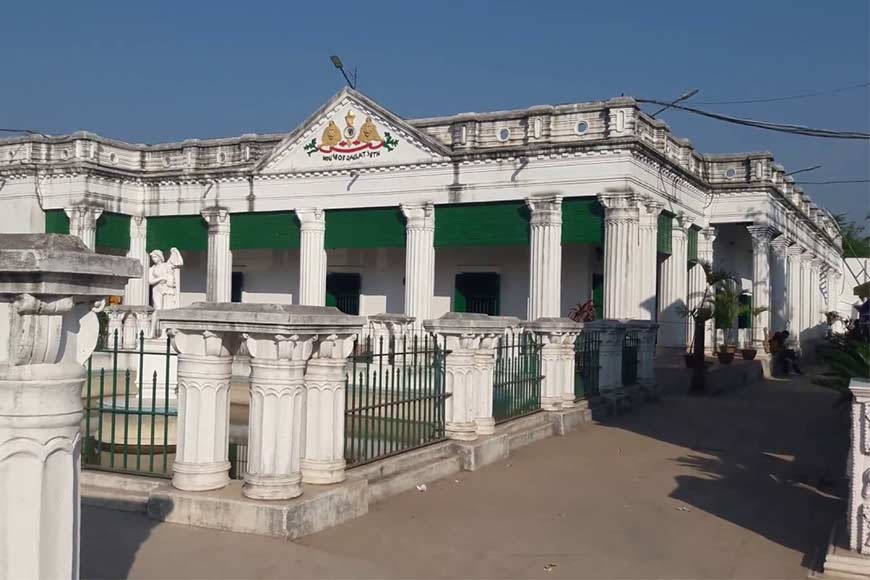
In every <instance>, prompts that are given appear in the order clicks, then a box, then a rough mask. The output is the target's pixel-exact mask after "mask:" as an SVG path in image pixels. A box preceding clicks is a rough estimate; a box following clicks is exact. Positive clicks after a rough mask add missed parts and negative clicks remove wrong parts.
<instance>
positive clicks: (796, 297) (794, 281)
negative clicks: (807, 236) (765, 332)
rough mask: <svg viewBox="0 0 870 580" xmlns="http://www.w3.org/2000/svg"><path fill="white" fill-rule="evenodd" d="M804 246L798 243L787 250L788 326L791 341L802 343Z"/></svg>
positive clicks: (797, 343)
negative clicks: (802, 256)
mask: <svg viewBox="0 0 870 580" xmlns="http://www.w3.org/2000/svg"><path fill="white" fill-rule="evenodd" d="M802 253H803V248H801V247H800V246H798V245H797V244H794V245H791V246H789V247H788V249H787V250H786V256H787V260H788V286H787V287H786V327H787V329H788V331H789V334H790V335H791V336H790V337H789V342H792V343H794V344H796V345H798V346H799V345H800V334H801V330H802V329H803V323H802V322H801V315H802V308H801V297H802V296H803V290H802V286H801V269H802V266H801V264H802V263H803V260H801V254H802Z"/></svg>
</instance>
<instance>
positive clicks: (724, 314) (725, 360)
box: [713, 280, 740, 365]
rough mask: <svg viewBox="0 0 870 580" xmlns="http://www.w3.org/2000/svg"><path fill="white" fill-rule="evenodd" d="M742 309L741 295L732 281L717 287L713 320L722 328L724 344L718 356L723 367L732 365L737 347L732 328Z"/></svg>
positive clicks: (718, 350) (724, 281)
mask: <svg viewBox="0 0 870 580" xmlns="http://www.w3.org/2000/svg"><path fill="white" fill-rule="evenodd" d="M739 307H740V295H739V294H738V293H737V290H736V288H735V284H734V283H733V281H731V280H723V281H722V282H721V283H720V284H718V285H717V288H716V294H715V296H714V298H713V318H714V320H715V322H716V328H721V329H722V330H723V333H722V341H723V344H722V346H721V347H719V348H718V349H717V353H716V356H717V357H718V358H719V362H720V363H721V364H723V365H728V364H731V362H732V361H733V360H734V354H735V353H736V352H737V345H735V344H734V343H733V339H732V333H731V332H730V331H731V328H732V327H733V325H734V319H735V318H737V314H738V311H739Z"/></svg>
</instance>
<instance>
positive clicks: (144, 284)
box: [124, 215, 149, 306]
mask: <svg viewBox="0 0 870 580" xmlns="http://www.w3.org/2000/svg"><path fill="white" fill-rule="evenodd" d="M147 235H148V220H147V218H145V217H144V216H135V215H134V216H132V217H131V218H130V250H129V251H128V252H127V257H128V258H135V259H136V260H139V263H140V264H142V271H143V272H147V271H148V266H149V263H148V262H149V258H148V248H147V247H146V240H147ZM148 288H149V287H148V280H147V279H146V278H145V277H142V278H131V279H130V281H129V282H127V287H126V288H125V289H124V304H127V305H130V306H148V302H149V300H148Z"/></svg>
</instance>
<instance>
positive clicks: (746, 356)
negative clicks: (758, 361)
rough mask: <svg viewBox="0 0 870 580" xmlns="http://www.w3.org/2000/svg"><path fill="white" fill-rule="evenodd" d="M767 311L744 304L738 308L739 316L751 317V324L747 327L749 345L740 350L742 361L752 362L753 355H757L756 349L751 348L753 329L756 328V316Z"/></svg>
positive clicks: (764, 307)
mask: <svg viewBox="0 0 870 580" xmlns="http://www.w3.org/2000/svg"><path fill="white" fill-rule="evenodd" d="M768 310H769V309H768V308H767V306H759V307H757V308H752V307H751V306H749V305H748V304H746V305H743V306H741V307H740V315H748V316H751V317H752V324H751V325H750V326H749V343H748V344H747V345H746V346H744V347H743V348H741V349H740V355H741V356H742V357H743V360H753V359H754V358H755V355H757V354H758V349H757V348H755V347H754V346H752V339H753V337H754V336H755V329H756V328H758V327H757V323H758V316H759V315H760V314H761V313H762V312H767V311H768Z"/></svg>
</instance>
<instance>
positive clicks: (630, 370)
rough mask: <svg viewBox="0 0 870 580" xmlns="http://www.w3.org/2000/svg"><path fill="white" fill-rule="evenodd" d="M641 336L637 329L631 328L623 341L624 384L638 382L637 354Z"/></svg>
mask: <svg viewBox="0 0 870 580" xmlns="http://www.w3.org/2000/svg"><path fill="white" fill-rule="evenodd" d="M639 345H640V337H639V336H638V333H637V330H631V329H629V330H628V331H626V333H625V338H624V339H623V341H622V384H623V385H636V384H637V356H638V350H639V348H638V347H639Z"/></svg>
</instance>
